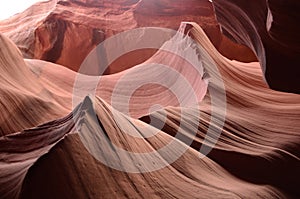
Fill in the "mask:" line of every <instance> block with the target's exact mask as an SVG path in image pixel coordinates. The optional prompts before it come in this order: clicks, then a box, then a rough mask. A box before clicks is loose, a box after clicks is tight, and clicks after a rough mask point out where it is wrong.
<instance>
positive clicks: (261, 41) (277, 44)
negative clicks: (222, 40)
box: [213, 0, 300, 93]
mask: <svg viewBox="0 0 300 199" xmlns="http://www.w3.org/2000/svg"><path fill="white" fill-rule="evenodd" d="M213 5H214V7H215V11H216V15H217V20H218V22H219V23H220V24H221V27H222V30H223V33H224V34H226V35H227V36H228V37H230V38H232V39H233V40H234V41H236V42H238V43H241V44H245V45H247V46H248V47H249V48H251V49H252V50H253V51H254V52H255V54H256V55H257V57H258V60H259V61H260V64H261V67H262V70H263V73H264V77H265V80H266V82H267V83H268V85H269V86H270V88H272V89H275V90H279V91H285V92H293V93H300V81H299V76H300V70H299V63H300V49H299V44H300V40H299V36H298V35H299V34H298V33H299V31H300V28H299V16H298V12H299V8H300V3H299V1H297V0H287V1H284V0H258V1H255V2H248V1H238V0H214V1H213Z"/></svg>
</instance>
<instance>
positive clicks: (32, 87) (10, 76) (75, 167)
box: [0, 0, 300, 199]
mask: <svg viewBox="0 0 300 199" xmlns="http://www.w3.org/2000/svg"><path fill="white" fill-rule="evenodd" d="M216 1H217V0H216ZM104 2H106V3H103V2H100V1H91V0H86V1H83V0H81V1H75V0H73V1H48V2H44V3H40V4H37V5H36V6H33V7H31V8H30V9H28V10H27V11H26V12H25V14H24V13H23V14H20V15H16V16H15V17H13V18H10V19H8V20H6V21H4V22H1V23H2V25H3V24H6V25H5V26H1V27H5V28H6V30H9V27H10V31H11V32H10V31H8V32H7V33H6V35H9V34H10V37H11V38H12V39H13V40H14V41H16V40H18V39H19V40H18V41H19V43H18V42H17V44H18V47H19V48H20V46H21V44H22V45H24V46H25V47H24V48H23V49H22V48H21V50H22V52H23V54H24V52H26V51H24V49H25V48H26V49H31V50H32V49H35V50H36V52H35V53H41V54H40V55H43V56H44V57H43V56H41V57H39V58H41V59H42V57H43V59H46V60H47V59H51V60H49V61H52V62H57V60H56V59H58V60H59V59H61V57H62V55H61V54H60V53H59V52H60V51H61V52H63V51H64V50H66V49H64V46H68V45H67V43H66V42H69V43H72V42H71V41H69V40H67V39H66V38H68V36H66V35H68V34H71V32H72V31H74V30H78V29H80V28H81V30H82V33H84V34H83V35H81V34H78V35H77V34H76V33H75V37H76V38H78V39H80V37H81V36H82V37H83V40H86V39H90V40H93V39H95V40H96V41H97V42H94V41H92V42H91V43H92V44H91V43H88V46H89V48H92V46H93V45H94V46H95V45H96V44H97V43H98V42H99V41H101V40H102V39H104V38H106V35H105V34H104V37H102V36H103V34H102V33H101V34H99V35H97V34H98V33H93V28H92V29H90V27H88V28H87V27H85V26H82V23H81V22H80V20H83V19H84V20H87V21H88V22H89V23H92V22H93V23H94V22H95V21H94V18H97V17H96V15H97V13H98V9H96V8H95V6H103V7H104V8H101V9H104V10H105V8H112V9H107V10H106V11H107V12H103V13H102V14H105V15H106V16H110V17H111V18H110V19H115V22H116V21H118V20H119V19H118V18H117V17H116V16H118V15H120V14H121V15H122V16H123V17H125V15H126V14H125V15H124V13H127V14H128V16H127V15H126V16H127V17H129V18H130V17H132V15H131V14H132V13H131V12H129V11H128V10H131V9H132V8H133V7H132V5H134V6H135V7H136V8H138V9H136V10H139V12H142V13H145V14H147V15H149V16H152V17H153V18H154V17H155V16H157V13H156V12H154V11H151V10H152V9H149V10H143V8H144V7H145V6H148V7H149V8H151V7H153V8H157V7H159V8H161V10H157V12H159V13H165V14H166V16H165V17H170V18H169V19H170V20H171V19H172V18H173V17H174V16H173V15H171V16H169V15H168V14H167V13H169V11H170V10H176V12H178V13H180V15H183V13H185V12H186V10H185V9H184V6H182V5H181V4H180V3H179V4H178V5H180V6H178V7H171V8H170V7H168V6H166V5H167V4H166V5H164V6H163V5H159V3H158V2H157V1H151V0H149V1H133V0H132V1H122V2H121V1H120V2H121V4H120V5H121V7H120V5H118V4H117V3H113V2H112V1H104ZM161 2H165V3H168V5H169V1H161ZM191 2H194V1H191ZM195 2H196V1H195ZM195 2H194V3H195ZM197 2H198V1H197ZM222 2H223V3H224V2H225V1H221V0H219V1H217V2H216V3H215V8H216V10H217V14H218V17H219V18H220V14H222V12H221V10H220V9H221V7H220V5H222V4H221V3H222ZM270 2H272V1H270ZM218 3H219V4H218ZM289 3H290V1H289ZM88 5H91V6H88ZM142 5H143V6H142ZM170 5H172V4H170ZM203 5H210V4H209V3H207V2H206V3H204V4H203ZM224 5H225V4H224ZM226 5H227V4H226ZM229 5H230V6H233V5H234V4H229ZM269 5H272V4H271V3H270V4H269ZM39 6H42V7H39ZM43 6H44V7H43ZM60 6H62V7H63V6H65V7H66V6H69V7H71V8H78V9H77V10H76V9H75V10H76V13H77V12H79V13H80V12H81V14H82V16H81V17H82V18H80V17H79V18H77V17H78V13H77V14H74V15H76V17H74V18H72V14H70V12H68V11H66V10H64V11H63V10H60V11H58V10H59V9H58V8H62V7H60ZM139 6H140V7H139ZM172 6H176V4H175V5H172ZM218 6H219V7H218ZM83 7H84V9H83ZM39 8H43V9H39ZM79 8H80V9H79ZM121 8H124V10H125V11H124V10H123V9H121ZM186 8H187V9H189V10H190V12H191V14H192V15H194V14H196V13H197V9H201V8H202V7H201V6H200V7H197V6H191V5H187V6H186ZM224 8H226V7H224ZM235 8H238V7H237V6H235ZM250 8H251V7H250ZM250 8H249V9H250ZM270 8H271V7H270ZM218 9H219V10H218ZM274 9H275V8H272V9H271V10H274ZM45 10H47V13H46V12H45ZM136 10H135V11H136ZM204 10H206V11H207V9H204ZM93 11H94V12H93ZM126 11H128V12H126ZM53 12H58V13H57V15H56V14H53ZM37 13H38V14H37ZM61 14H64V15H63V17H62V16H61ZM136 14H137V15H141V13H138V12H136ZM205 14H207V13H206V12H204V15H205ZM223 14H224V13H223ZM229 14H230V13H229ZM231 14H232V13H231ZM239 14H240V13H239ZM248 14H249V16H251V13H248ZM26 15H29V16H30V15H31V16H32V18H33V19H35V20H32V18H28V17H27V18H26V17H23V20H24V21H23V22H24V23H21V22H20V21H19V22H18V23H19V24H20V23H21V24H23V25H19V26H18V25H17V22H16V23H11V26H9V25H8V24H9V23H10V22H13V21H14V20H16V19H18V18H19V19H20V16H26ZM49 16H50V17H49ZM53 16H55V17H57V18H55V17H53ZM224 16H225V15H224ZM243 16H244V17H246V15H243ZM272 16H273V23H274V21H275V14H273V15H272ZM68 17H69V18H68ZM89 17H90V18H89ZM114 17H116V18H114ZM45 18H47V20H46V21H45V20H44V19H45ZM54 18H55V20H54ZM66 18H68V20H65V19H66ZM246 18H247V17H246ZM249 18H251V17H248V19H249ZM38 19H39V20H38ZM124 19H125V18H124ZM139 19H140V20H141V21H139V23H141V24H143V23H145V24H146V23H150V22H149V21H147V17H143V16H140V17H139ZM260 19H261V18H260ZM271 19H272V17H271V16H269V18H268V20H269V22H270V23H271V21H272V20H271ZM76 20H79V21H77V22H78V23H74V21H76ZM106 20H107V18H106ZM176 20H177V19H176ZM178 20H180V19H178ZM239 20H243V18H239ZM113 21H114V20H112V22H113ZM33 22H34V23H36V24H33V25H32V26H31V25H30V24H32V23H33ZM132 22H133V21H131V20H128V21H126V20H124V21H122V20H121V21H120V24H123V23H124V24H123V25H124V27H123V26H120V25H116V24H117V23H115V24H114V23H111V25H112V26H110V27H109V28H107V29H105V30H109V29H110V28H111V30H116V31H123V30H125V29H126V28H135V27H137V26H136V24H133V25H132V26H131V25H129V24H131V23H132ZM135 22H137V21H135ZM154 22H155V21H154ZM225 22H226V20H220V23H223V25H224V23H225ZM248 22H251V20H249V21H248ZM269 22H268V23H267V28H268V29H270V30H272V26H273V25H272V24H270V23H269ZM125 23H129V24H125ZM257 23H258V22H257ZM37 24H38V25H37ZM74 24H77V25H74ZM253 24H255V23H254V22H253V23H252V25H253ZM113 25H115V27H113ZM169 25H174V24H172V23H170V24H169ZM202 25H203V24H202ZM243 25H245V26H247V27H248V25H249V23H244V24H243ZM147 26H148V24H147ZM174 26H175V25H174ZM177 26H179V24H178V25H177ZM16 27H19V29H17V30H18V31H19V35H13V34H12V33H13V30H12V29H14V28H16ZM30 27H31V28H32V30H31V29H30ZM36 27H38V29H39V30H38V31H36V30H37V29H36ZM92 27H93V26H92ZM95 27H96V25H95ZM224 27H225V26H224ZM228 27H231V28H232V29H229V30H232V31H234V30H235V29H234V28H237V27H235V26H229V24H228ZM23 28H27V29H26V30H28V31H24V29H23ZM72 28H73V29H72ZM114 28H115V29H114ZM122 28H124V29H122ZM251 28H253V29H248V31H250V32H249V35H250V36H251V34H250V33H251V31H252V30H255V26H251ZM48 30H51V31H49V32H48ZM237 30H240V29H237ZM43 31H44V32H43ZM97 31H98V30H97ZM244 31H245V30H244V29H243V30H242V32H240V34H239V36H240V40H239V42H243V41H244V40H245V38H246V37H247V36H246V35H244V34H241V33H245V34H246V33H247V32H244ZM9 32H10V33H9ZM275 32H276V31H275ZM57 33H59V34H57ZM182 33H184V34H182ZM258 33H259V32H258ZM37 34H40V35H39V36H38V37H39V38H40V40H38V42H40V44H42V46H43V49H47V50H42V48H41V47H39V48H28V47H29V46H31V45H32V44H36V42H37V41H36V40H35V37H32V35H35V36H36V35H37ZM62 34H64V38H63V39H62V38H61V35H62ZM95 34H96V36H95ZM107 34H108V33H107ZM111 34H115V33H111ZM185 34H187V35H188V36H190V37H187V36H186V35H185ZM247 34H248V33H247ZM236 35H237V34H236ZM139 36H141V35H139ZM252 36H253V37H248V39H249V41H247V42H245V41H244V42H245V44H247V45H249V46H250V47H251V48H253V49H254V51H255V52H256V54H257V55H258V59H259V61H260V62H251V63H242V62H238V61H232V60H229V59H228V58H226V57H224V56H223V55H221V54H220V52H219V51H218V47H216V44H215V43H213V42H212V41H211V38H209V37H208V36H207V35H206V33H205V31H204V30H203V29H202V28H201V27H200V26H199V25H198V24H197V23H195V22H185V23H181V25H180V27H179V31H178V32H177V33H176V34H175V35H171V36H170V39H169V40H168V41H166V42H164V44H163V45H162V46H161V48H159V49H157V50H155V51H153V52H151V53H149V52H147V53H146V54H147V56H148V57H149V58H148V59H146V60H145V61H142V60H139V62H140V63H139V62H136V60H133V61H132V62H131V64H129V65H130V66H129V65H124V66H122V69H121V70H119V71H118V70H116V69H114V68H110V69H111V72H108V73H107V74H108V75H103V76H97V75H99V74H101V72H100V73H99V71H97V69H96V70H95V71H94V72H95V73H92V74H90V75H88V74H81V73H76V72H75V71H74V70H70V67H69V68H68V67H65V66H63V65H59V64H55V63H51V62H48V61H45V60H37V59H24V58H23V56H22V52H21V50H19V49H18V47H17V45H15V44H14V43H13V42H12V40H10V39H8V38H7V37H6V36H4V35H3V34H0V47H1V48H0V85H1V87H0V110H1V114H0V196H1V198H5V199H6V198H8V199H11V198H25V199H27V198H30V199H34V198H299V196H300V192H299V188H298V185H299V184H300V172H299V168H300V152H299V151H300V134H299V132H300V117H299V116H300V95H298V94H293V93H286V92H279V91H275V90H272V89H270V88H269V87H268V85H267V84H266V83H265V81H264V75H265V74H266V73H264V71H262V70H261V66H264V65H263V64H264V61H263V60H265V61H266V63H265V64H266V65H265V66H267V67H268V61H267V60H268V59H269V58H268V57H269V56H268V53H266V54H265V55H264V52H267V51H268V48H266V44H265V43H264V40H262V39H261V38H259V36H260V34H255V35H252ZM95 37H96V38H95ZM25 38H27V39H25ZM191 38H193V40H192V39H191ZM276 39H277V40H279V39H280V38H276ZM285 39H287V38H285ZM83 40H79V41H83ZM79 41H78V42H79ZM192 41H195V42H196V44H197V45H195V43H192ZM93 42H94V43H93ZM285 42H286V41H285ZM125 43H126V42H125ZM40 44H39V45H40ZM72 44H73V43H72ZM75 44H76V43H75ZM75 44H74V45H75ZM77 44H80V42H79V43H77ZM250 44H251V45H250ZM124 45H125V44H124ZM128 45H129V44H128ZM82 47H83V46H82ZM291 47H295V46H294V45H291ZM230 48H231V47H227V49H230ZM168 49H170V50H172V52H173V53H170V52H168V51H167V50H168ZM80 50H82V48H80V49H79V50H78V52H77V53H78V54H80V55H81V56H82V57H84V56H85V55H86V51H80ZM28 52H33V51H30V50H29V51H28ZM45 52H47V53H45ZM49 52H50V53H49ZM144 53H145V52H144ZM269 53H270V52H269ZM180 54H183V55H187V54H188V55H193V58H195V60H194V61H195V65H194V66H192V67H191V63H190V62H187V61H186V60H184V59H182V57H180V56H177V55H180ZM73 55H74V57H76V56H77V54H76V53H75V54H73ZM263 55H264V56H263ZM292 55H293V54H292ZM134 58H135V56H134V54H127V55H124V57H121V58H120V59H119V61H118V60H117V61H116V62H115V63H114V64H115V65H114V67H118V66H119V64H120V63H122V60H129V61H130V60H132V59H134ZM144 58H145V57H144ZM65 59H66V60H69V57H68V56H65ZM77 61H78V60H77ZM287 61H289V60H288V59H287ZM98 62H99V60H97V59H91V60H89V61H88V62H86V63H87V64H88V65H92V66H93V65H97V64H98ZM100 62H101V60H100ZM133 63H134V64H133ZM66 65H67V64H66ZM161 65H167V66H169V67H170V68H169V70H165V68H164V67H162V66H161ZM170 71H173V72H170ZM110 73H113V74H110ZM178 74H180V75H178ZM180 77H183V78H182V79H183V80H185V82H187V85H190V90H189V89H188V87H187V86H184V84H183V83H180V84H178V82H180V81H179V80H180ZM145 79H146V80H151V81H153V82H158V83H153V82H151V81H149V82H150V83H147V84H144V85H141V83H143V82H144V81H145ZM162 80H163V81H162ZM267 81H268V79H267ZM95 82H96V83H97V84H95V85H96V86H95V87H94V88H90V85H93V84H94V83H95ZM162 82H163V83H164V84H163V86H162V85H159V83H162ZM182 82H184V81H182ZM176 83H177V84H176ZM78 85H79V86H78ZM174 85H175V86H174ZM171 88H174V90H171ZM293 88H296V87H291V89H293ZM76 89H78V91H79V92H75V91H77V90H76ZM86 90H88V91H94V92H86V93H85V92H80V91H86ZM132 90H134V92H131V91H132ZM175 91H176V92H175ZM189 91H193V92H189ZM91 93H93V95H88V94H91ZM225 94H226V95H225ZM87 95H88V96H87ZM127 98H129V99H130V100H129V101H126V99H127ZM193 98H194V99H195V100H194V101H193V100H190V99H193ZM124 99H125V100H124ZM182 102H184V103H182ZM154 105H159V107H157V106H155V107H154V108H155V109H153V106H154ZM224 106H225V108H226V109H225V110H226V112H224ZM127 110H128V111H127ZM223 117H224V118H223ZM223 119H224V120H223ZM170 143H173V145H170ZM166 146H169V147H167V148H165V147H166ZM207 149H211V151H209V153H205V152H206V151H207ZM149 154H150V155H149ZM201 155H202V156H201ZM203 155H206V156H203ZM174 157H175V158H174Z"/></svg>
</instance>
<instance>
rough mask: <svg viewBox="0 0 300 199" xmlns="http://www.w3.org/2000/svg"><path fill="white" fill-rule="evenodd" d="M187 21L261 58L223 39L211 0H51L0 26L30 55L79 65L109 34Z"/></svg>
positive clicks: (235, 53)
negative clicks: (209, 0) (193, 22)
mask: <svg viewBox="0 0 300 199" xmlns="http://www.w3.org/2000/svg"><path fill="white" fill-rule="evenodd" d="M28 16H30V17H28ZM182 21H195V22H197V23H198V24H200V25H201V26H202V27H203V29H204V31H206V33H207V34H208V36H209V37H210V39H211V41H212V42H213V43H214V45H215V46H216V47H217V48H218V49H219V50H220V51H221V52H222V53H223V54H224V55H226V56H227V57H229V58H231V59H237V60H242V61H254V60H256V58H255V56H254V55H253V53H252V52H251V51H250V50H249V49H248V48H246V47H243V46H239V45H237V44H234V43H233V42H230V41H226V39H225V41H224V38H223V36H222V34H221V33H220V30H219V26H218V24H217V22H216V20H215V16H214V12H213V8H212V5H211V3H210V2H208V1H207V0H200V1H198V0H189V1H170V0H160V1H157V0H142V1H137V0H118V1H111V0H107V1H98V0H97V1H96V0H95V1H83V0H81V1H79V0H59V1H56V0H50V1H47V2H40V3H37V4H35V5H34V6H32V7H31V8H29V9H27V10H26V11H25V12H23V13H20V14H17V15H15V16H13V17H11V18H9V19H7V20H4V21H1V22H0V32H2V33H4V34H5V35H6V36H8V37H9V38H11V39H12V40H13V41H14V42H15V43H16V44H17V46H18V47H19V48H20V49H21V51H22V53H23V55H24V57H25V58H35V59H42V60H46V61H50V62H53V63H58V64H61V65H64V66H67V67H68V68H70V69H72V70H74V71H77V70H78V68H79V66H80V64H81V63H82V61H83V60H84V58H85V57H86V56H87V54H88V53H89V52H90V51H91V50H92V49H93V48H94V47H95V46H96V45H97V44H99V43H100V42H102V41H103V40H104V39H105V38H108V37H110V36H112V35H115V34H117V33H120V32H123V31H125V30H130V29H133V28H137V27H148V26H151V27H152V26H155V27H164V28H170V29H174V30H176V29H177V28H178V26H179V24H180V23H181V22H182ZM154 52H155V51H153V50H152V51H149V52H145V51H144V52H140V53H139V57H140V60H136V61H135V62H134V63H127V64H123V66H119V67H115V66H111V67H110V70H108V71H106V73H112V72H118V71H121V70H123V69H124V68H128V67H131V66H134V65H135V64H137V63H142V62H143V61H145V60H146V59H148V58H149V57H150V56H151V55H153V53H154ZM127 61H128V60H127ZM119 63H120V62H119ZM123 63H124V62H123ZM109 71H110V72H109Z"/></svg>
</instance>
